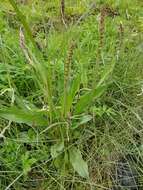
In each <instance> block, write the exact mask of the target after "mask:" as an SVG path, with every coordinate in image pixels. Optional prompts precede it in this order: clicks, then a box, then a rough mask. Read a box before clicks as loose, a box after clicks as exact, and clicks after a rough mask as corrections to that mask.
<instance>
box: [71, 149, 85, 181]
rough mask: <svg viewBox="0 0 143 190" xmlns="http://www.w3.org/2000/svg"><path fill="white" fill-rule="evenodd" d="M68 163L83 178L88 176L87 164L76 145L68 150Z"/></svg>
mask: <svg viewBox="0 0 143 190" xmlns="http://www.w3.org/2000/svg"><path fill="white" fill-rule="evenodd" d="M69 156H70V163H71V164H72V166H73V168H74V170H75V171H76V172H77V173H78V174H79V175H80V176H81V177H83V178H89V172H88V165H87V163H86V162H85V161H84V160H83V158H82V155H81V152H80V150H79V149H77V148H76V147H73V148H71V149H70V150H69Z"/></svg>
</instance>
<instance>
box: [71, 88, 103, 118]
mask: <svg viewBox="0 0 143 190" xmlns="http://www.w3.org/2000/svg"><path fill="white" fill-rule="evenodd" d="M105 89H106V86H100V87H98V88H96V89H93V90H91V91H90V92H88V93H86V94H85V95H83V96H81V98H80V100H79V101H78V102H77V104H76V106H75V111H74V114H81V113H82V112H83V111H84V110H86V109H87V108H88V106H89V105H90V104H91V103H92V101H93V99H94V98H98V97H100V96H101V95H102V94H103V92H105Z"/></svg>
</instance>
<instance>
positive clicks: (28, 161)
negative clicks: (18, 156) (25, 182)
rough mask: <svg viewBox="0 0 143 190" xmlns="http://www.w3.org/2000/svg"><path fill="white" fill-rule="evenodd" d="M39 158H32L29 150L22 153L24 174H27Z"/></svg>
mask: <svg viewBox="0 0 143 190" xmlns="http://www.w3.org/2000/svg"><path fill="white" fill-rule="evenodd" d="M36 161H37V160H36V159H35V158H30V155H29V153H28V152H26V154H24V155H22V167H23V173H24V175H27V174H28V172H29V171H30V170H31V167H32V165H33V164H34V163H35V162H36Z"/></svg>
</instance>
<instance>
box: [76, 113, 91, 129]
mask: <svg viewBox="0 0 143 190" xmlns="http://www.w3.org/2000/svg"><path fill="white" fill-rule="evenodd" d="M91 120H92V116H91V115H84V116H82V117H81V118H80V120H79V122H78V123H77V124H76V125H75V126H74V127H73V128H74V129H76V128H77V127H79V126H81V125H84V124H86V123H88V122H89V121H91Z"/></svg>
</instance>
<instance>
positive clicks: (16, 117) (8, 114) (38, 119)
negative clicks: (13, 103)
mask: <svg viewBox="0 0 143 190" xmlns="http://www.w3.org/2000/svg"><path fill="white" fill-rule="evenodd" d="M0 117H2V118H4V119H7V120H10V121H14V122H17V123H25V124H27V125H29V126H32V125H34V126H47V124H48V121H47V118H45V117H44V115H43V113H42V112H40V111H39V112H38V111H32V110H22V109H19V108H17V107H7V108H3V109H0Z"/></svg>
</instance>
